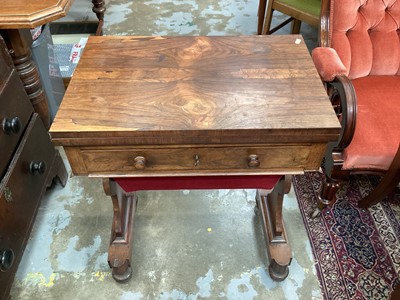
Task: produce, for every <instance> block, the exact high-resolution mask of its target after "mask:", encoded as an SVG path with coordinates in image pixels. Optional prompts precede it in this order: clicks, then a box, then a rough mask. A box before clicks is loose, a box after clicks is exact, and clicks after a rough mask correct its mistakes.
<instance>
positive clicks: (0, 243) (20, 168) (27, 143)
mask: <svg viewBox="0 0 400 300" xmlns="http://www.w3.org/2000/svg"><path fill="white" fill-rule="evenodd" d="M54 156H55V150H54V147H53V146H52V144H51V143H50V140H49V137H48V134H47V132H46V130H45V128H44V126H43V124H42V122H41V120H40V119H39V118H38V115H37V114H34V115H33V118H32V121H31V122H30V123H29V125H28V127H27V131H26V133H25V135H24V136H23V138H22V140H21V143H20V145H19V147H18V149H17V152H16V154H15V156H14V158H13V160H12V162H11V165H10V168H9V169H8V171H7V173H6V174H5V176H4V178H3V179H2V181H1V184H0V220H1V222H0V250H3V251H4V250H11V251H12V252H13V253H14V255H15V260H14V263H13V264H12V265H11V267H10V268H9V269H7V270H0V286H7V284H8V282H9V280H12V278H13V275H14V273H15V272H16V270H17V266H18V263H19V260H20V259H21V257H22V252H23V249H24V247H25V245H26V242H27V240H28V238H29V234H30V231H31V227H32V224H33V220H34V217H35V215H36V212H37V208H38V205H39V199H40V197H41V195H42V194H43V192H44V191H45V189H46V184H47V183H46V181H47V177H48V174H49V170H50V167H51V164H52V163H53V159H54ZM10 278H11V279H10Z"/></svg>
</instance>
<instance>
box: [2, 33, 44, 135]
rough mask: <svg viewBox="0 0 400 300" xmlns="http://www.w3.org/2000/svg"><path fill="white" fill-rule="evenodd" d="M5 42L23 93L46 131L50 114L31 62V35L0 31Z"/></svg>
mask: <svg viewBox="0 0 400 300" xmlns="http://www.w3.org/2000/svg"><path fill="white" fill-rule="evenodd" d="M0 33H1V35H2V36H3V38H4V40H5V41H6V44H7V48H8V52H9V53H10V55H11V57H12V59H13V62H14V65H15V68H16V69H17V72H18V75H19V77H20V78H21V80H22V83H23V85H24V88H25V91H26V93H27V95H28V98H29V100H30V101H31V103H32V106H33V109H34V110H35V112H37V113H38V114H39V116H40V118H41V119H42V121H43V124H44V126H45V127H46V129H49V127H50V114H49V106H48V101H47V96H46V94H45V92H44V90H43V86H42V83H41V81H40V75H39V70H38V68H37V66H36V63H35V62H34V61H33V60H32V55H31V45H32V35H31V33H30V30H29V29H7V30H1V31H0Z"/></svg>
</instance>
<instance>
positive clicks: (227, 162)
mask: <svg viewBox="0 0 400 300" xmlns="http://www.w3.org/2000/svg"><path fill="white" fill-rule="evenodd" d="M313 152H314V149H313V148H312V147H311V146H309V145H305V146H304V147H299V146H296V147H292V146H290V145H289V146H287V145H285V146H283V145H282V146H279V145H277V146H263V147H254V146H253V147H251V146H249V147H246V146H239V147H237V146H232V147H231V146H215V147H179V148H173V147H171V148H129V147H126V148H115V149H113V148H104V149H81V150H80V155H81V161H82V162H83V163H84V165H85V168H86V172H87V173H88V174H90V175H96V174H99V175H100V174H102V173H103V174H111V173H113V174H116V175H118V174H121V175H139V176H140V175H142V174H151V173H153V172H154V173H157V174H166V173H185V174H187V173H224V172H227V171H229V172H232V171H233V172H236V173H249V172H253V173H259V172H263V173H268V172H269V173H281V172H283V171H284V170H285V171H287V170H291V172H296V171H297V172H299V173H300V172H302V171H303V169H304V166H305V165H307V164H308V162H309V160H310V157H311V156H312V155H311V154H312V153H313ZM310 163H311V164H312V163H313V162H312V161H311V162H310ZM71 165H74V163H72V164H71ZM74 172H75V171H74ZM78 173H79V171H78Z"/></svg>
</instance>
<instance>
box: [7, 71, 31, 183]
mask: <svg viewBox="0 0 400 300" xmlns="http://www.w3.org/2000/svg"><path fill="white" fill-rule="evenodd" d="M32 113H33V108H32V105H31V103H30V101H29V100H28V96H27V95H26V93H25V90H24V87H23V86H22V83H21V80H20V78H19V77H18V75H17V73H16V72H15V71H13V74H12V75H11V77H10V78H9V81H8V83H7V85H6V86H5V87H4V89H3V91H2V92H1V93H0V149H1V156H2V157H1V160H0V172H1V175H2V176H3V175H4V173H5V171H6V168H7V165H8V164H9V162H10V160H11V157H12V156H13V153H14V151H15V149H16V147H17V145H18V142H19V140H20V139H21V136H22V135H23V133H24V129H25V127H26V125H27V124H28V122H29V119H30V117H31V115H32Z"/></svg>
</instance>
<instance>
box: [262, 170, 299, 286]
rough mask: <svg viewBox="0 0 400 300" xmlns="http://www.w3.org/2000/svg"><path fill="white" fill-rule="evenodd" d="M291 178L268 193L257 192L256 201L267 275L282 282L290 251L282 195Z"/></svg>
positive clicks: (283, 180)
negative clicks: (267, 259) (266, 252)
mask: <svg viewBox="0 0 400 300" xmlns="http://www.w3.org/2000/svg"><path fill="white" fill-rule="evenodd" d="M290 184H291V176H288V175H286V176H284V177H282V179H281V180H280V181H279V182H278V183H277V184H276V185H275V187H274V189H273V190H272V191H271V192H270V193H268V191H266V190H257V195H256V201H257V206H258V209H259V215H260V218H261V222H262V226H263V231H264V236H265V240H266V242H267V250H268V255H269V259H270V265H269V273H270V276H271V278H272V279H273V280H276V281H282V280H284V279H285V278H286V277H287V276H288V274H289V265H290V262H291V260H292V250H291V248H290V246H289V243H288V240H287V237H286V232H285V226H284V224H283V218H282V204H283V196H284V194H287V193H289V191H290Z"/></svg>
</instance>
